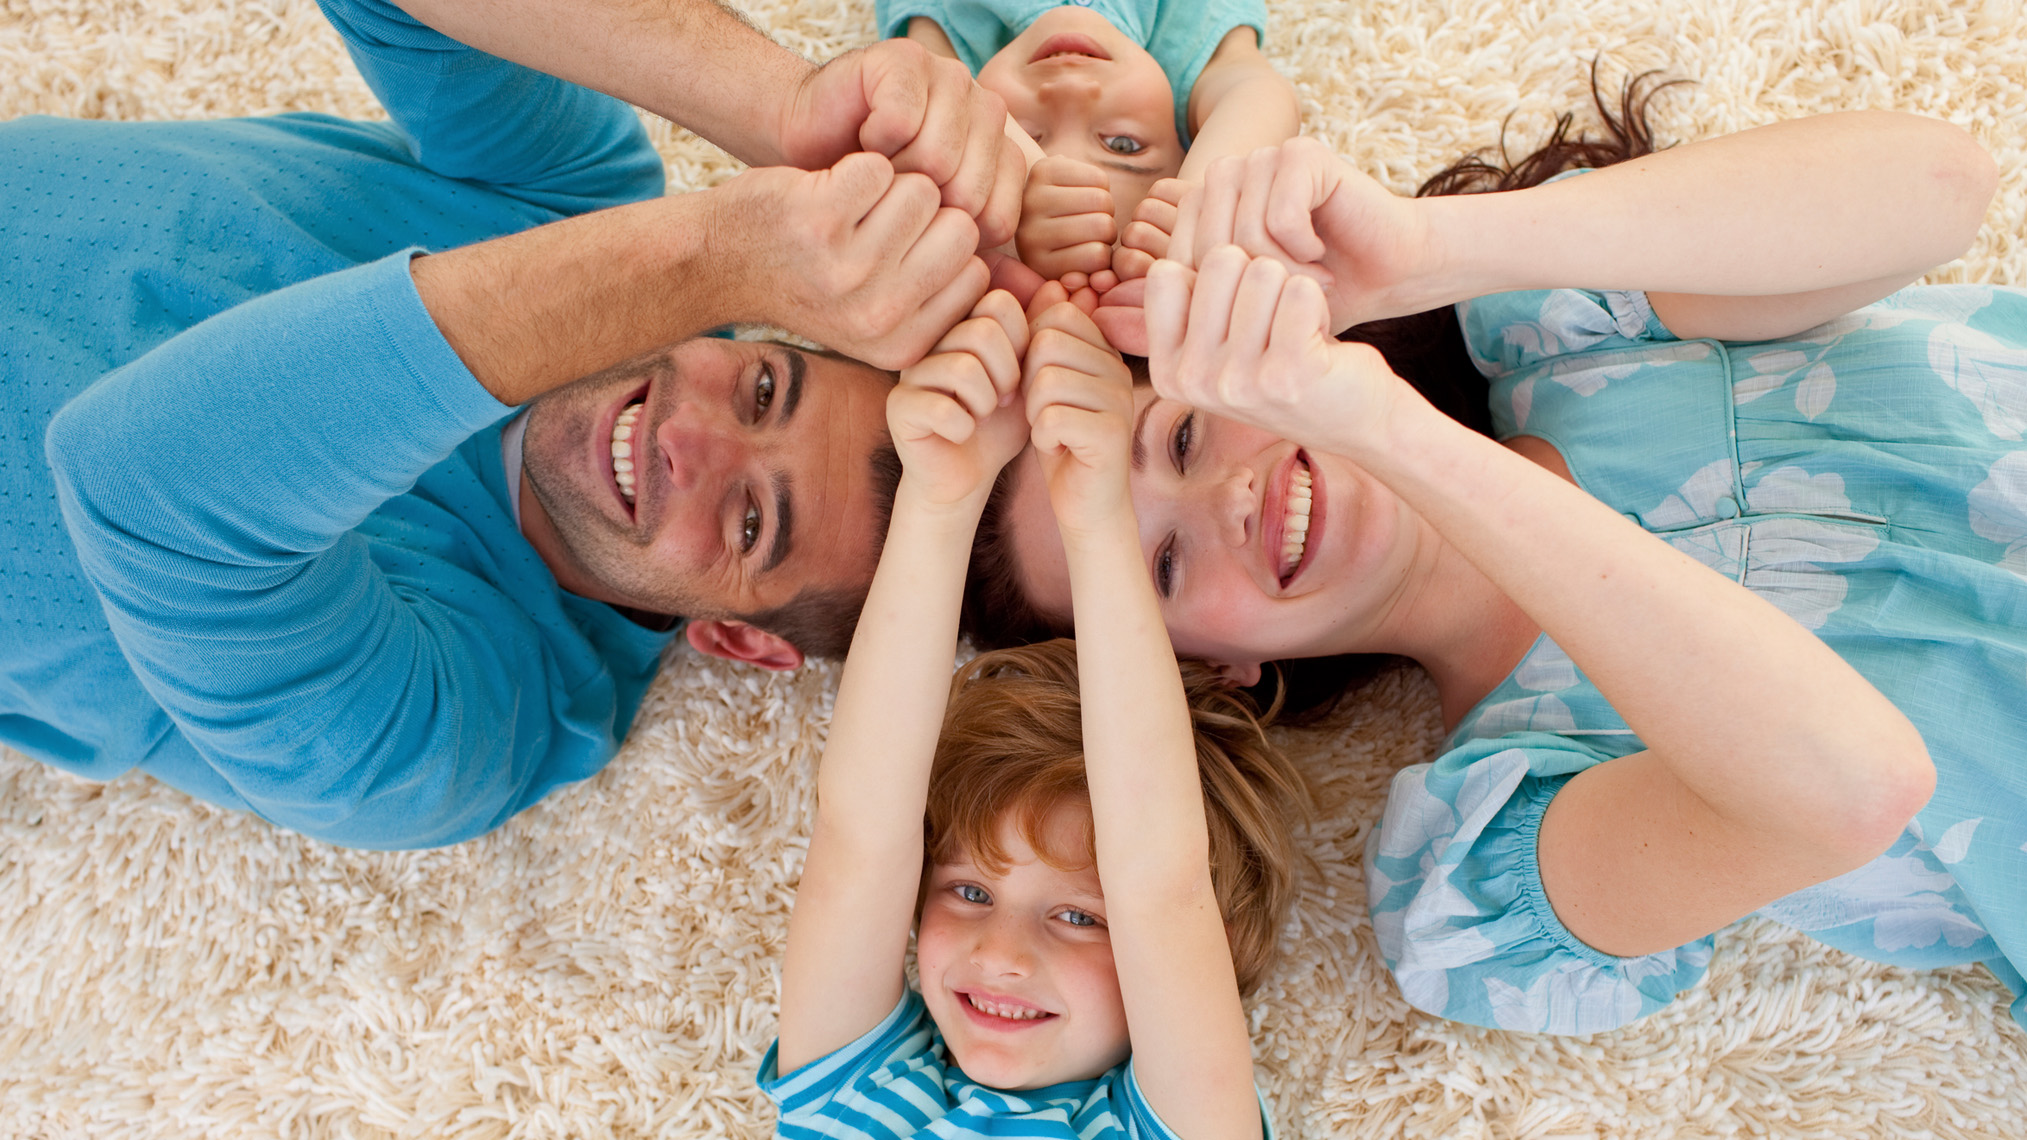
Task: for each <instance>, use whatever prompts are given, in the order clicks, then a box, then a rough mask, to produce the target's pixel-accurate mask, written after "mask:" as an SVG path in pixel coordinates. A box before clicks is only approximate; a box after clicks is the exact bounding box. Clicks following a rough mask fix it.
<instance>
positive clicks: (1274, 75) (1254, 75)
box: [1179, 27, 1302, 182]
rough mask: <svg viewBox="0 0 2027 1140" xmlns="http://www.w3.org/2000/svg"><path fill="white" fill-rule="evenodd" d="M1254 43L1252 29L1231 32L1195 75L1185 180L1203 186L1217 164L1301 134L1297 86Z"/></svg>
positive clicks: (1191, 91) (1183, 174)
mask: <svg viewBox="0 0 2027 1140" xmlns="http://www.w3.org/2000/svg"><path fill="white" fill-rule="evenodd" d="M1257 39H1258V33H1256V32H1254V31H1253V29H1252V28H1250V27H1244V28H1233V29H1232V30H1231V31H1229V32H1227V33H1225V38H1224V42H1222V43H1220V44H1219V45H1218V50H1217V52H1216V54H1214V55H1212V56H1211V61H1210V62H1209V63H1207V64H1205V65H1204V69H1203V70H1202V71H1201V72H1199V73H1198V74H1197V80H1196V85H1195V86H1194V87H1192V88H1190V93H1189V126H1190V133H1191V134H1192V135H1193V136H1194V138H1193V139H1192V141H1191V142H1190V145H1189V153H1188V154H1185V155H1184V156H1183V159H1182V172H1181V174H1180V175H1179V177H1181V178H1182V180H1183V181H1185V182H1198V181H1202V179H1203V172H1204V169H1205V168H1206V167H1208V166H1209V165H1210V164H1211V163H1213V162H1215V161H1217V160H1218V159H1220V158H1223V157H1225V156H1226V155H1244V154H1250V153H1252V152H1253V151H1255V150H1257V149H1259V148H1260V147H1263V146H1279V145H1281V144H1282V143H1284V142H1287V141H1288V140H1289V139H1292V138H1294V137H1295V135H1296V134H1297V133H1298V132H1300V131H1301V130H1302V107H1301V104H1300V103H1298V102H1297V101H1296V98H1295V85H1294V84H1292V83H1290V82H1288V80H1287V79H1286V78H1285V77H1284V76H1282V74H1281V73H1280V72H1278V71H1275V70H1274V65H1273V64H1270V63H1268V62H1267V57H1266V56H1264V55H1261V54H1260V47H1259V44H1258V43H1257V42H1256V41H1257Z"/></svg>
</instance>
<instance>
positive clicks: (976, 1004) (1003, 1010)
mask: <svg viewBox="0 0 2027 1140" xmlns="http://www.w3.org/2000/svg"><path fill="white" fill-rule="evenodd" d="M964 1000H965V1001H968V1002H970V1003H971V1008H973V1009H975V1010H977V1011H978V1012H980V1013H983V1014H988V1015H990V1016H992V1017H1004V1018H1006V1019H1007V1020H1009V1021H1033V1020H1034V1019H1036V1018H1038V1017H1042V1016H1045V1015H1044V1014H1043V1013H1042V1011H1041V1010H1039V1009H1029V1008H1027V1007H1026V1006H1019V1005H1001V1004H1000V1003H999V1002H996V1001H987V1000H985V999H984V998H982V997H979V996H978V995H976V994H965V995H964Z"/></svg>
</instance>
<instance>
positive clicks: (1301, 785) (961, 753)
mask: <svg viewBox="0 0 2027 1140" xmlns="http://www.w3.org/2000/svg"><path fill="white" fill-rule="evenodd" d="M1181 665H1182V678H1183V690H1184V693H1185V694H1186V695H1187V697H1188V699H1189V710H1190V720H1191V725H1192V727H1193V728H1194V730H1195V737H1196V758H1197V770H1198V772H1199V773H1200V774H1201V776H1202V780H1203V791H1204V817H1205V819H1206V821H1207V822H1208V824H1209V837H1210V862H1211V867H1210V870H1211V888H1212V890H1213V892H1214V893H1215V894H1216V895H1217V900H1218V910H1219V913H1221V914H1222V915H1223V916H1224V920H1225V929H1226V932H1227V935H1228V936H1229V938H1230V940H1231V946H1232V965H1233V967H1234V968H1235V970H1236V972H1237V974H1238V979H1239V992H1240V993H1242V994H1244V993H1250V992H1251V991H1252V989H1253V987H1254V986H1256V985H1258V984H1259V982H1260V979H1261V978H1262V977H1263V976H1264V975H1265V974H1266V971H1267V967H1268V965H1269V964H1271V962H1272V961H1273V958H1274V947H1275V943H1276V941H1277V940H1278V938H1279V936H1280V931H1281V925H1282V923H1283V922H1284V921H1285V920H1286V918H1287V915H1288V907H1289V905H1290V904H1291V903H1292V902H1293V901H1294V898H1295V861H1296V858H1297V855H1296V848H1295V837H1294V828H1295V825H1296V824H1297V823H1299V822H1300V821H1301V820H1302V819H1304V818H1306V816H1307V815H1308V812H1309V805H1310V800H1309V789H1308V785H1307V783H1306V782H1305V781H1304V780H1303V779H1302V775H1301V773H1300V772H1298V771H1296V769H1295V766H1294V765H1293V764H1291V763H1290V762H1289V760H1288V758H1287V757H1286V756H1285V755H1283V754H1282V752H1281V751H1280V750H1279V749H1277V748H1275V747H1274V746H1273V745H1272V744H1270V743H1269V742H1268V741H1267V737H1266V733H1265V732H1264V731H1263V725H1264V723H1265V721H1264V719H1263V718H1262V717H1261V716H1260V715H1259V714H1258V712H1257V711H1256V709H1255V707H1254V705H1253V703H1252V701H1251V700H1250V699H1249V698H1248V697H1247V696H1246V695H1245V694H1244V693H1243V692H1240V691H1239V690H1236V689H1233V688H1231V687H1230V686H1229V685H1227V684H1225V683H1224V682H1223V680H1222V679H1221V678H1220V677H1219V675H1218V673H1217V672H1216V670H1214V669H1213V668H1212V667H1211V666H1209V665H1207V664H1205V663H1203V662H1201V661H1195V660H1188V659H1185V660H1184V661H1183V662H1181ZM1072 802H1081V803H1084V804H1085V805H1086V806H1087V810H1088V803H1089V792H1088V791H1087V788H1086V785H1085V782H1084V748H1083V705H1082V702H1081V700H1080V699H1079V696H1078V688H1077V646H1076V643H1075V642H1073V641H1070V640H1068V639H1057V640H1054V641H1046V642H1043V643H1041V644H1039V645H1029V646H1023V647H1020V648H1016V649H1003V650H999V651H997V652H994V653H986V654H983V655H981V656H979V657H977V658H975V659H973V660H972V661H971V662H970V663H969V664H967V665H966V666H965V667H964V668H963V669H961V670H959V671H958V674H957V678H956V680H955V681H953V682H952V684H951V692H950V708H949V712H948V714H947V715H946V716H945V717H944V721H943V735H942V738H941V739H940V740H939V741H938V742H937V746H936V764H935V768H934V769H933V770H932V772H931V774H930V777H929V810H928V814H927V817H926V819H925V820H924V824H923V829H924V839H925V848H926V854H927V858H928V861H929V862H930V863H937V862H943V861H948V860H950V859H952V858H955V857H958V856H960V855H961V856H962V857H964V858H967V859H971V860H973V861H975V862H977V863H979V864H981V865H982V866H985V867H988V868H993V869H1004V868H1005V866H1006V865H1007V862H1008V858H1007V853H1006V851H1005V850H1004V849H1003V848H1002V847H1001V846H1000V843H999V828H1000V821H1001V820H1002V819H1009V818H1010V819H1012V820H1013V823H1014V826H1015V827H1016V829H1017V831H1018V834H1019V835H1020V836H1021V837H1022V838H1023V839H1025V840H1026V841H1027V843H1028V845H1029V846H1030V847H1032V848H1034V850H1035V853H1036V854H1037V855H1039V856H1040V857H1041V858H1042V859H1043V860H1044V861H1045V862H1047V863H1048V864H1049V865H1050V866H1052V867H1057V868H1059V869H1065V870H1070V869H1076V868H1080V867H1086V866H1089V865H1091V863H1092V862H1094V860H1095V858H1096V853H1095V851H1093V850H1091V849H1090V848H1089V847H1088V845H1087V847H1086V849H1085V850H1082V851H1052V850H1049V849H1048V846H1047V839H1046V837H1045V835H1044V832H1043V823H1044V821H1045V820H1046V819H1047V818H1048V816H1049V813H1050V812H1051V811H1053V810H1054V809H1055V808H1056V807H1057V806H1058V805H1060V804H1064V803H1072ZM1087 834H1088V833H1087Z"/></svg>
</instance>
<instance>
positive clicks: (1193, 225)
mask: <svg viewBox="0 0 2027 1140" xmlns="http://www.w3.org/2000/svg"><path fill="white" fill-rule="evenodd" d="M1221 245H1237V246H1238V247H1240V248H1241V249H1243V250H1245V251H1246V252H1247V253H1249V254H1252V255H1253V256H1255V257H1271V258H1273V259H1274V260H1276V261H1278V262H1280V263H1281V264H1282V265H1283V266H1285V267H1287V268H1288V269H1289V270H1290V271H1292V272H1294V273H1297V274H1300V275H1302V276H1304V277H1308V278H1310V279H1312V280H1314V281H1315V282H1316V283H1317V284H1319V285H1321V286H1322V287H1323V294H1324V298H1325V300H1326V301H1327V302H1328V304H1329V314H1330V315H1329V319H1328V329H1329V331H1330V332H1333V333H1336V332H1342V331H1344V330H1345V329H1347V328H1350V327H1351V326H1352V325H1355V324H1359V323H1361V322H1364V321H1370V320H1376V319H1379V318H1381V317H1392V316H1401V315H1404V314H1406V313H1412V312H1419V311H1420V310H1421V309H1422V308H1426V307H1427V306H1426V305H1424V304H1421V303H1420V302H1418V300H1417V299H1416V297H1415V294H1416V292H1418V291H1420V290H1422V289H1425V288H1426V282H1425V278H1428V277H1429V276H1430V275H1432V274H1433V273H1434V271H1435V266H1436V264H1437V262H1438V261H1439V260H1440V255H1439V254H1438V253H1437V251H1436V250H1435V248H1434V246H1435V242H1434V239H1433V237H1432V231H1431V229H1430V227H1429V225H1428V222H1427V220H1426V218H1425V216H1424V214H1423V212H1422V211H1420V210H1418V209H1417V208H1416V205H1415V202H1414V200H1413V199H1409V198H1399V197H1396V196H1395V195H1393V194H1392V193H1390V192H1388V191H1387V189H1386V188H1385V187H1383V186H1381V185H1380V184H1379V183H1377V182H1375V181H1373V180H1372V179H1371V178H1369V177H1367V176H1366V175H1364V174H1362V173H1360V172H1359V171H1357V170H1355V169H1353V168H1352V167H1351V165H1350V164H1348V163H1346V162H1345V161H1344V160H1343V159H1340V158H1338V157H1337V156H1336V155H1335V154H1332V153H1331V152H1330V149H1329V148H1328V147H1326V146H1324V145H1323V144H1322V143H1320V142H1318V141H1316V140H1315V139H1312V138H1293V139H1290V140H1288V141H1287V142H1286V143H1284V144H1282V145H1281V146H1278V147H1263V148H1261V149H1259V150H1256V151H1254V152H1253V153H1252V154H1250V155H1247V156H1246V157H1245V158H1243V159H1240V158H1222V159H1219V160H1218V161H1217V162H1214V163H1212V164H1211V165H1210V167H1209V168H1208V169H1206V170H1205V172H1204V182H1203V186H1202V188H1201V189H1200V190H1198V191H1196V192H1195V193H1192V194H1188V195H1185V196H1184V198H1183V201H1182V204H1181V206H1180V207H1179V208H1178V210H1177V217H1176V223H1175V228H1174V230H1173V231H1171V238H1170V241H1169V248H1168V254H1167V256H1168V257H1169V259H1171V260H1174V261H1179V262H1181V263H1182V264H1184V265H1191V266H1195V265H1199V264H1200V263H1201V262H1202V260H1203V258H1204V257H1205V256H1207V255H1208V254H1209V253H1210V251H1212V250H1214V249H1216V248H1217V247H1218V246H1221Z"/></svg>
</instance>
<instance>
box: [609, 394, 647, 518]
mask: <svg viewBox="0 0 2027 1140" xmlns="http://www.w3.org/2000/svg"><path fill="white" fill-rule="evenodd" d="M640 409H641V405H639V404H628V405H627V406H626V410H624V411H622V412H620V413H619V419H617V420H615V421H613V425H612V478H613V481H614V482H616V483H618V484H619V493H620V494H621V495H623V496H625V498H626V501H627V502H629V503H631V502H633V425H634V422H635V421H637V420H639V419H640Z"/></svg>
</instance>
